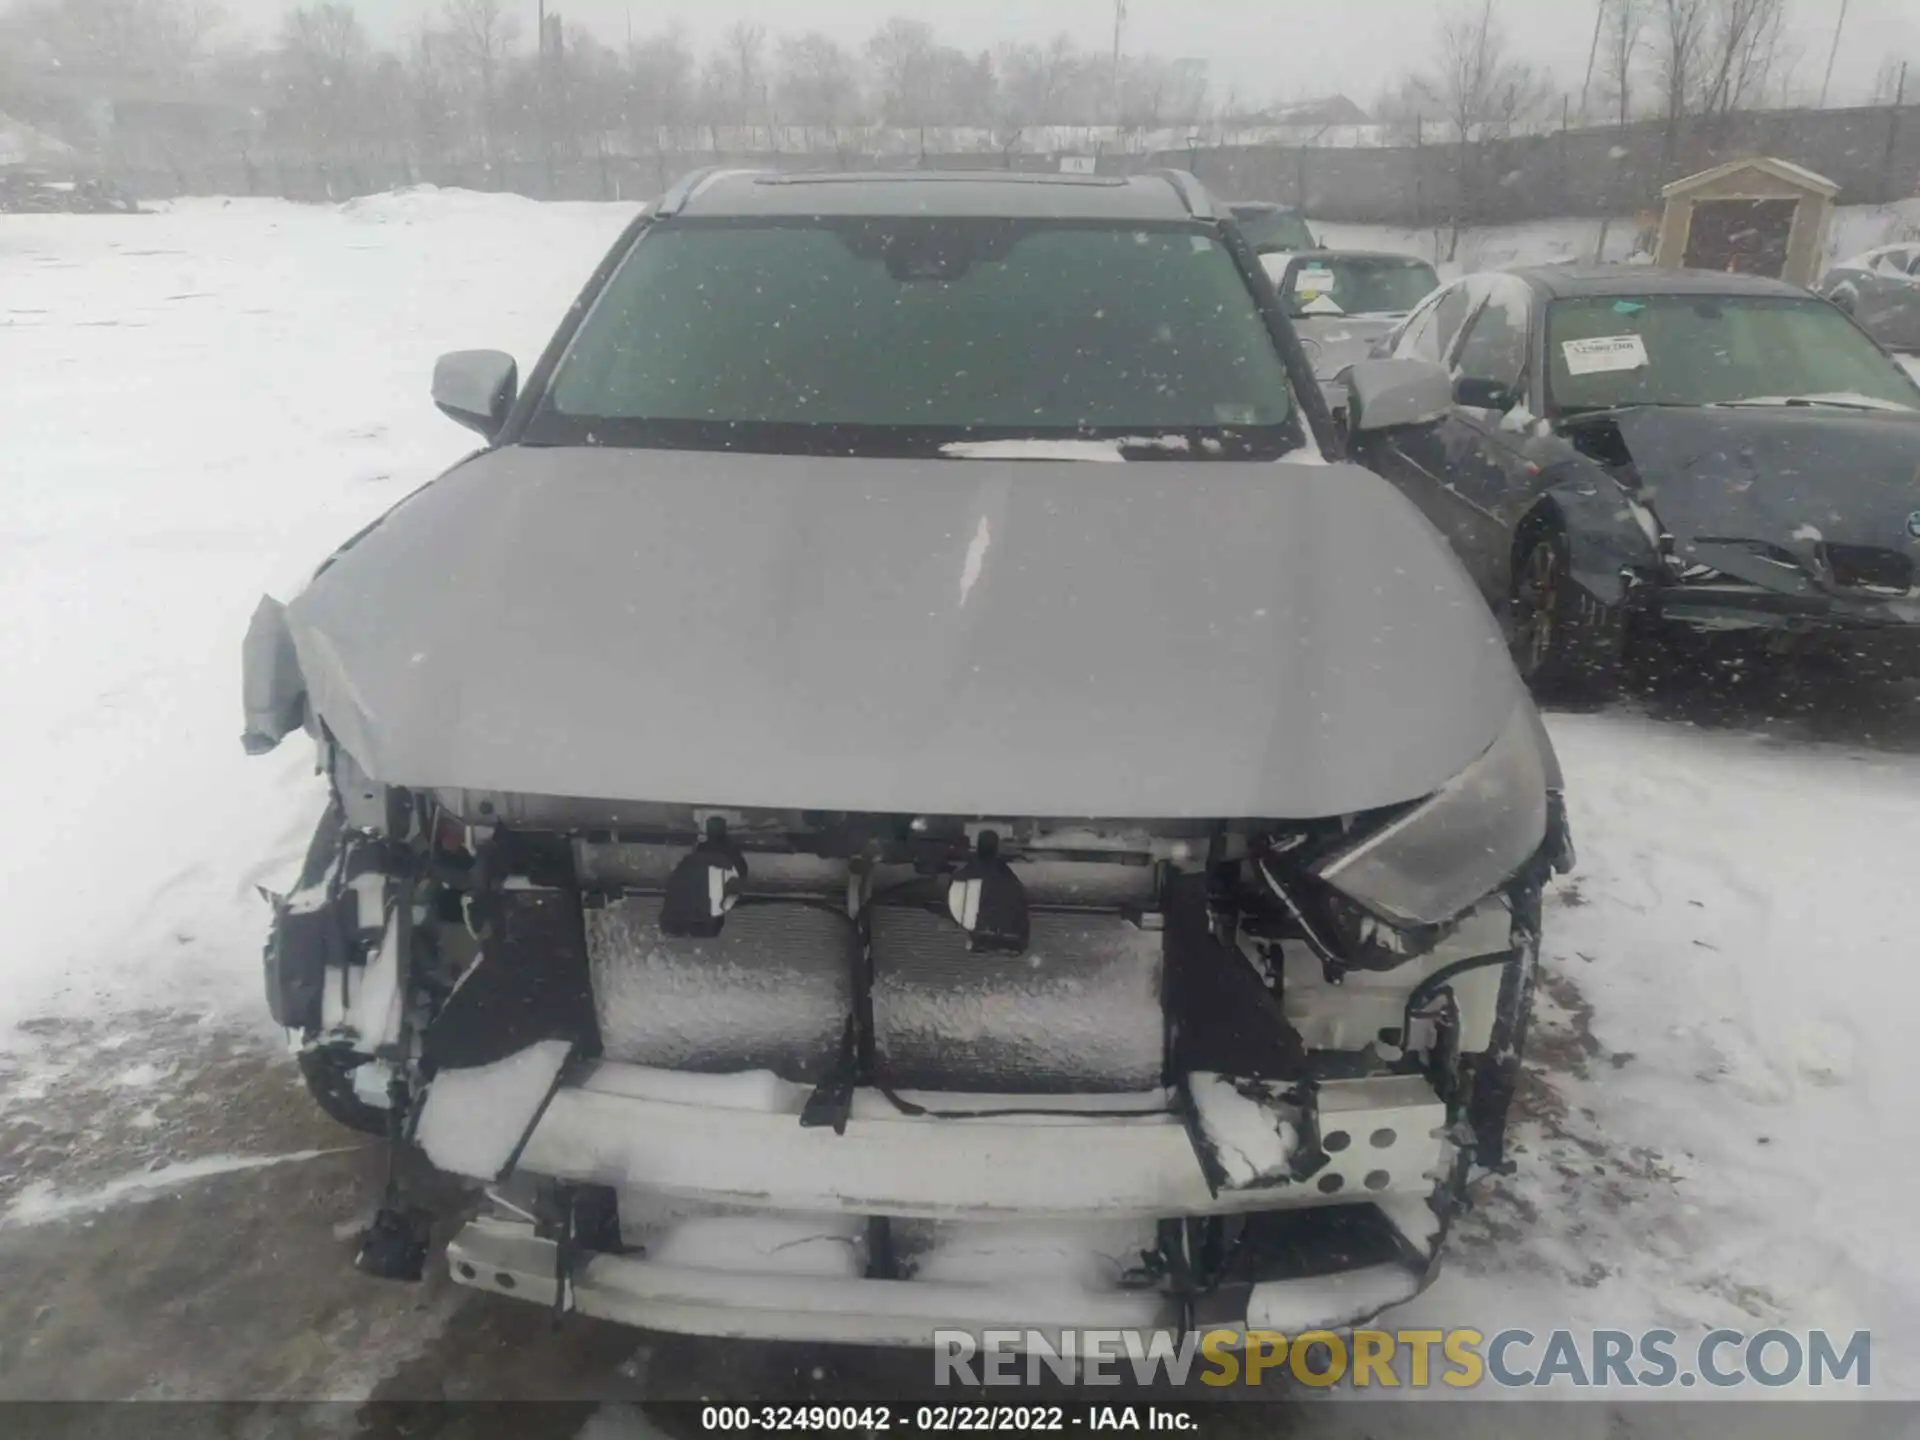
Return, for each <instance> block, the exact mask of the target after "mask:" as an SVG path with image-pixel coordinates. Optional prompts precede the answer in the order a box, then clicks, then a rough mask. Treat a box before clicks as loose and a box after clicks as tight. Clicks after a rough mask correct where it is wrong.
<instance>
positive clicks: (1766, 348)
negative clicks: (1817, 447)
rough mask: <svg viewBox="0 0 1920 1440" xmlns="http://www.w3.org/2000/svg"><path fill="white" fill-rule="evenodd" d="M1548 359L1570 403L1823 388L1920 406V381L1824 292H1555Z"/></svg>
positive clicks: (1581, 406)
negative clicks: (1798, 295) (1794, 295)
mask: <svg viewBox="0 0 1920 1440" xmlns="http://www.w3.org/2000/svg"><path fill="white" fill-rule="evenodd" d="M1547 361H1548V385H1549V389H1550V394H1549V399H1550V401H1551V403H1552V405H1553V406H1554V408H1555V409H1557V410H1561V411H1567V410H1591V409H1609V408H1612V407H1614V406H1617V405H1714V404H1731V403H1735V402H1738V401H1742V400H1788V399H1802V398H1822V397H1824V398H1832V399H1836V400H1849V399H1851V400H1854V401H1855V402H1856V403H1874V402H1878V403H1881V404H1893V405H1901V406H1906V407H1911V408H1916V409H1920V390H1917V389H1916V388H1915V387H1914V385H1913V383H1912V382H1911V381H1909V380H1908V379H1907V378H1906V376H1905V375H1904V374H1902V373H1901V371H1900V370H1899V368H1898V367H1897V366H1896V365H1895V364H1894V362H1893V361H1891V360H1889V359H1888V358H1887V357H1886V355H1884V354H1883V353H1882V352H1881V351H1880V350H1879V349H1878V347H1876V346H1875V345H1874V344H1873V342H1872V341H1870V340H1868V339H1867V337H1866V336H1864V335H1862V334H1861V333H1860V332H1859V330H1857V329H1855V328H1854V326H1853V323H1852V322H1851V321H1849V320H1848V319H1847V318H1846V317H1845V316H1844V315H1842V314H1841V313H1840V312H1839V311H1838V310H1835V309H1834V308H1833V307H1832V306H1831V305H1829V304H1828V303H1827V302H1826V301H1824V300H1813V299H1807V300H1795V299H1787V298H1783V297H1774V296H1767V295H1737V296H1736V295H1636V296H1612V295H1609V296H1590V297H1584V298H1581V299H1574V300H1556V301H1554V302H1553V303H1552V305H1550V306H1549V307H1548V310H1547Z"/></svg>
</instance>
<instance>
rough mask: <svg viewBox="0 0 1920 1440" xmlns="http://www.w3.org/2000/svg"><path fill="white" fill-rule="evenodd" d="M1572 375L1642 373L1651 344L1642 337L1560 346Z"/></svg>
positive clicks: (1612, 337) (1606, 337)
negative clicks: (1630, 371)
mask: <svg viewBox="0 0 1920 1440" xmlns="http://www.w3.org/2000/svg"><path fill="white" fill-rule="evenodd" d="M1560 350H1561V353H1562V354H1564V355H1565V356H1566V357H1567V373H1568V374H1569V375H1604V374H1606V373H1607V372H1609V371H1613V370H1640V369H1643V368H1645V366H1646V363H1647V342H1646V341H1644V340H1642V339H1641V338H1640V337H1639V336H1638V335H1595V336H1593V337H1592V338H1591V339H1587V340H1568V341H1566V342H1564V343H1563V344H1562V345H1561V346H1560Z"/></svg>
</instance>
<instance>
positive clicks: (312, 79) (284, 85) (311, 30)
mask: <svg viewBox="0 0 1920 1440" xmlns="http://www.w3.org/2000/svg"><path fill="white" fill-rule="evenodd" d="M371 54H372V46H371V45H370V44H369V43H368V41H367V32H366V31H365V30H364V29H362V28H361V25H360V19H359V17H358V16H357V15H355V14H354V13H353V7H352V6H350V5H345V4H340V3H337V0H326V3H322V4H318V5H308V6H303V7H301V8H299V9H296V10H289V11H288V12H287V14H286V17H285V19H284V20H283V21H282V22H281V27H280V47H279V69H280V85H281V95H282V101H283V105H284V114H285V116H286V117H287V120H288V122H289V124H290V126H291V128H292V130H293V134H294V137H295V138H297V139H298V140H300V141H301V142H303V144H304V146H305V147H306V148H307V150H308V151H309V153H310V154H313V155H315V156H316V157H317V158H319V159H320V160H321V162H322V163H323V164H327V165H331V164H332V163H333V162H336V161H340V160H345V161H346V162H347V163H348V164H352V162H353V161H354V159H355V150H356V146H355V142H356V140H357V139H358V138H359V136H360V134H361V133H362V129H363V126H364V125H365V123H366V120H367V118H368V117H367V116H366V113H365V110H364V106H365V104H366V100H367V94H366V91H367V89H368V78H369V69H370V57H371ZM327 190H328V194H329V195H330V196H331V195H333V194H335V193H336V185H335V181H334V179H333V178H332V176H331V175H329V177H328V180H327Z"/></svg>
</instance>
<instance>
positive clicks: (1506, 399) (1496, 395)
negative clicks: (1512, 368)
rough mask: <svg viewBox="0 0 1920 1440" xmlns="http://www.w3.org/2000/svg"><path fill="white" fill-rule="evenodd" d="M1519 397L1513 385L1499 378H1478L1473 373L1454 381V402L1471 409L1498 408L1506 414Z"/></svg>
mask: <svg viewBox="0 0 1920 1440" xmlns="http://www.w3.org/2000/svg"><path fill="white" fill-rule="evenodd" d="M1519 398H1520V397H1519V396H1518V395H1516V394H1514V391H1513V387H1512V386H1511V385H1508V384H1506V383H1504V382H1502V381H1499V380H1477V379H1475V378H1474V377H1473V376H1471V375H1462V376H1459V377H1458V378H1457V379H1455V380H1454V382H1453V403H1454V404H1456V405H1463V406H1465V407H1466V408H1467V409H1469V410H1497V411H1498V412H1499V413H1500V414H1502V415H1504V414H1506V413H1507V411H1509V410H1511V409H1512V408H1513V405H1514V402H1515V401H1516V400H1518V399H1519Z"/></svg>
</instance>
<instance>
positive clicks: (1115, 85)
mask: <svg viewBox="0 0 1920 1440" xmlns="http://www.w3.org/2000/svg"><path fill="white" fill-rule="evenodd" d="M1126 23H1127V0H1113V76H1112V80H1111V82H1110V87H1111V89H1112V92H1113V100H1112V105H1113V124H1114V128H1115V129H1116V130H1117V129H1119V127H1120V123H1121V120H1120V32H1121V29H1122V28H1123V27H1124V26H1125V25H1126Z"/></svg>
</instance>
